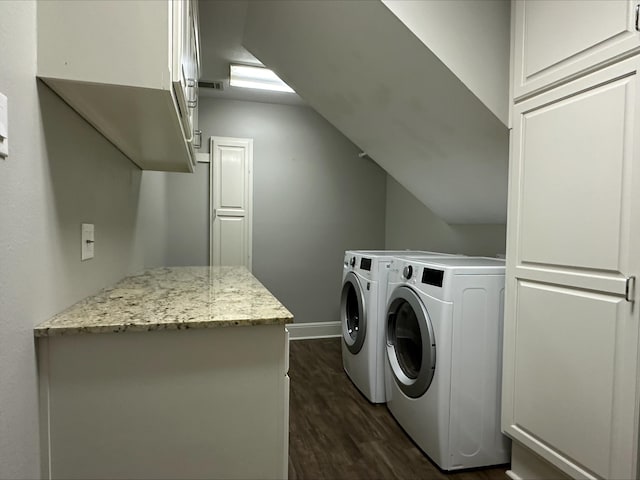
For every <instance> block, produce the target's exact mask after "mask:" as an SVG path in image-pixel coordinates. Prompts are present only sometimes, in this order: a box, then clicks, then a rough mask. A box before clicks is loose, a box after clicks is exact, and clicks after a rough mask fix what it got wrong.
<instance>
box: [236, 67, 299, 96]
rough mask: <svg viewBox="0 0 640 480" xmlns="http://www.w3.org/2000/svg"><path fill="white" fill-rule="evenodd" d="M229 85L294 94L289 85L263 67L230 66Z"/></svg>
mask: <svg viewBox="0 0 640 480" xmlns="http://www.w3.org/2000/svg"><path fill="white" fill-rule="evenodd" d="M229 85H231V86H232V87H241V88H257V89H259V90H271V91H274V92H289V93H295V92H294V91H293V89H292V88H291V87H290V86H289V85H287V84H286V83H284V82H283V81H282V80H280V78H279V77H278V76H277V75H276V74H275V73H273V70H269V69H268V68H263V67H250V66H249V65H231V73H230V76H229Z"/></svg>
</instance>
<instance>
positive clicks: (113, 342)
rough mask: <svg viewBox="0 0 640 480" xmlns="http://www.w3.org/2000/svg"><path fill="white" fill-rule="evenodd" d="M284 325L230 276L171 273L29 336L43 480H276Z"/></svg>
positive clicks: (283, 432) (244, 277) (246, 282)
mask: <svg viewBox="0 0 640 480" xmlns="http://www.w3.org/2000/svg"><path fill="white" fill-rule="evenodd" d="M292 321H293V317H292V315H291V314H290V313H289V311H288V310H287V309H286V308H285V307H283V306H282V304H281V303H280V302H278V300H276V299H275V298H274V297H273V296H272V295H271V294H270V293H269V292H268V291H267V290H266V289H265V288H264V287H263V286H262V285H261V284H260V283H259V282H258V281H257V280H256V279H255V277H253V276H252V275H251V274H250V273H249V272H248V271H247V270H246V269H244V268H243V267H213V268H210V267H178V268H160V269H153V270H149V271H146V272H144V273H142V274H140V275H134V276H132V277H128V278H125V279H124V280H122V281H121V282H119V283H118V284H116V285H115V286H114V287H112V288H108V289H105V290H103V291H102V292H100V293H99V294H97V295H95V296H93V297H90V298H88V299H86V300H83V301H82V302H79V303H78V304H76V305H74V306H72V307H70V308H69V309H67V310H66V311H64V312H62V313H60V314H58V315H57V316H56V317H54V318H53V319H51V320H49V321H47V322H45V323H43V324H41V325H39V326H38V327H36V329H35V335H36V337H37V341H38V355H39V368H40V372H39V373H40V406H41V429H42V435H41V438H42V456H43V461H42V467H43V474H42V477H43V478H49V479H105V478H109V479H149V478H153V479H177V478H180V479H196V478H202V479H204V478H207V479H211V478H215V479H232V478H236V479H238V478H260V479H283V478H285V479H286V478H287V465H288V463H287V460H288V426H289V414H288V411H289V377H288V376H287V372H288V369H289V362H288V357H289V348H288V341H289V339H288V332H287V330H286V328H285V326H286V324H287V323H290V322H292Z"/></svg>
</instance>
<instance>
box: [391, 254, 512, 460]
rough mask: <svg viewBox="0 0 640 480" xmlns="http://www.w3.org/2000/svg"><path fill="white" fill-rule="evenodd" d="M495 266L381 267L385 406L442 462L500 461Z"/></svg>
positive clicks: (433, 262)
mask: <svg viewBox="0 0 640 480" xmlns="http://www.w3.org/2000/svg"><path fill="white" fill-rule="evenodd" d="M504 269H505V267H504V260H502V259H495V258H481V257H449V258H447V257H440V258H437V259H411V258H398V259H396V260H394V261H392V262H391V265H390V269H389V276H388V289H387V292H388V295H387V309H386V319H385V343H386V345H385V351H386V355H385V357H386V362H385V387H386V397H387V407H388V409H389V411H390V412H391V414H392V415H393V416H394V417H395V419H396V420H397V421H398V423H399V424H400V425H401V426H402V428H403V429H404V430H405V431H406V432H407V433H408V434H409V436H410V437H411V438H412V439H413V440H414V442H415V443H416V444H417V445H418V446H419V447H420V448H421V449H422V450H423V451H424V452H425V453H426V454H427V455H428V456H429V457H430V458H431V460H433V461H434V462H435V463H436V464H437V465H438V466H439V467H440V468H441V469H442V470H457V469H462V468H472V467H481V466H489V465H498V464H503V463H508V462H509V458H510V442H509V440H508V439H507V438H506V437H505V436H503V435H502V434H501V432H500V388H501V372H502V321H503V314H504V310H503V305H504Z"/></svg>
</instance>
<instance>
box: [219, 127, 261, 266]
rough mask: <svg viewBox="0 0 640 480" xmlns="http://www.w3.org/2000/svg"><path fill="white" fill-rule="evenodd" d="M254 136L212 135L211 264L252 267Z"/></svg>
mask: <svg viewBox="0 0 640 480" xmlns="http://www.w3.org/2000/svg"><path fill="white" fill-rule="evenodd" d="M252 171H253V139H250V138H230V137H211V237H210V238H211V255H210V259H211V260H210V261H211V265H213V266H217V265H244V266H245V267H247V269H249V270H251V220H252V215H251V210H252V203H253V194H252V191H253V178H252Z"/></svg>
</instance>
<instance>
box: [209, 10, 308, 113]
mask: <svg viewBox="0 0 640 480" xmlns="http://www.w3.org/2000/svg"><path fill="white" fill-rule="evenodd" d="M247 3H248V2H247V0H200V1H199V2H198V4H199V14H200V50H201V56H202V58H201V67H202V72H201V75H200V80H201V81H222V82H223V85H224V90H223V91H217V90H213V89H208V88H201V89H200V95H201V96H203V97H212V98H226V99H233V100H246V101H252V102H266V103H284V104H292V105H303V104H304V102H303V101H302V99H301V98H300V97H299V96H298V95H296V94H295V93H283V92H266V91H260V90H251V89H246V88H236V87H231V86H230V85H229V65H230V64H231V63H237V64H242V65H262V63H260V60H258V59H257V58H256V57H254V56H253V55H251V53H249V52H248V51H247V50H246V49H245V48H244V47H243V46H242V37H243V32H244V22H245V15H246V12H247Z"/></svg>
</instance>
